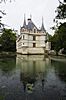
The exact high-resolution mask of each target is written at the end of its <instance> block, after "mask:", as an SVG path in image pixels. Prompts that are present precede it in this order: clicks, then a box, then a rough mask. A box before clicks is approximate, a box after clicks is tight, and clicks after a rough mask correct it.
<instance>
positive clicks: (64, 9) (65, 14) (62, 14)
mask: <svg viewBox="0 0 66 100" xmlns="http://www.w3.org/2000/svg"><path fill="white" fill-rule="evenodd" d="M56 13H57V16H56V19H65V18H66V4H64V3H61V2H60V4H59V6H58V7H57V10H56Z"/></svg>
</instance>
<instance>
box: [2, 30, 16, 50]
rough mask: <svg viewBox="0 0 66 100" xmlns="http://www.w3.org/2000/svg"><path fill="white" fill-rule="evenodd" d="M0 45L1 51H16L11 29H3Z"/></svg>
mask: <svg viewBox="0 0 66 100" xmlns="http://www.w3.org/2000/svg"><path fill="white" fill-rule="evenodd" d="M0 44H1V47H2V50H3V51H16V34H15V33H14V32H13V31H12V30H11V29H3V34H2V35H1V38H0Z"/></svg>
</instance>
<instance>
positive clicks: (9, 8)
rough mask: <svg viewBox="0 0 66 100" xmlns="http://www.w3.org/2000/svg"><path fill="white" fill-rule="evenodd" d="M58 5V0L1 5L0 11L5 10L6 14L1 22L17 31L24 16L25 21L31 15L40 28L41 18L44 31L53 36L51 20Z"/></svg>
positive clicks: (16, 0)
mask: <svg viewBox="0 0 66 100" xmlns="http://www.w3.org/2000/svg"><path fill="white" fill-rule="evenodd" d="M61 1H62V0H61ZM58 5H59V2H58V0H15V1H12V2H11V3H9V2H6V3H1V4H0V10H5V13H6V15H4V16H3V18H2V22H3V23H4V24H7V25H8V26H10V27H11V28H12V29H15V30H19V29H20V26H22V25H23V21H24V14H25V16H26V21H27V19H28V18H30V15H31V16H32V21H33V22H34V24H35V25H36V26H37V27H38V28H40V27H41V24H42V17H43V19H44V20H43V22H44V27H45V29H46V31H47V32H48V33H49V34H53V31H52V30H51V29H50V28H51V27H52V26H53V25H54V23H53V19H54V18H55V16H56V13H55V10H56V8H57V6H58ZM0 14H1V13H0Z"/></svg>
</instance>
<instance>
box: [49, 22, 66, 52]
mask: <svg viewBox="0 0 66 100" xmlns="http://www.w3.org/2000/svg"><path fill="white" fill-rule="evenodd" d="M50 41H51V48H52V49H54V50H55V51H56V54H58V51H59V50H60V49H62V48H64V52H63V53H65V54H66V22H65V23H63V24H61V25H60V26H59V27H58V29H57V31H55V34H54V35H53V37H51V38H50Z"/></svg>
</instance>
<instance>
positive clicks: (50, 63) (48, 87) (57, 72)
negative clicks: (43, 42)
mask: <svg viewBox="0 0 66 100" xmlns="http://www.w3.org/2000/svg"><path fill="white" fill-rule="evenodd" d="M65 59H66V58H65ZM65 59H64V60H54V59H51V58H50V57H45V56H44V55H30V56H29V55H28V56H27V55H17V56H16V57H13V58H10V57H9V58H8V57H4V58H2V57H1V58H0V100H66V61H65Z"/></svg>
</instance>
